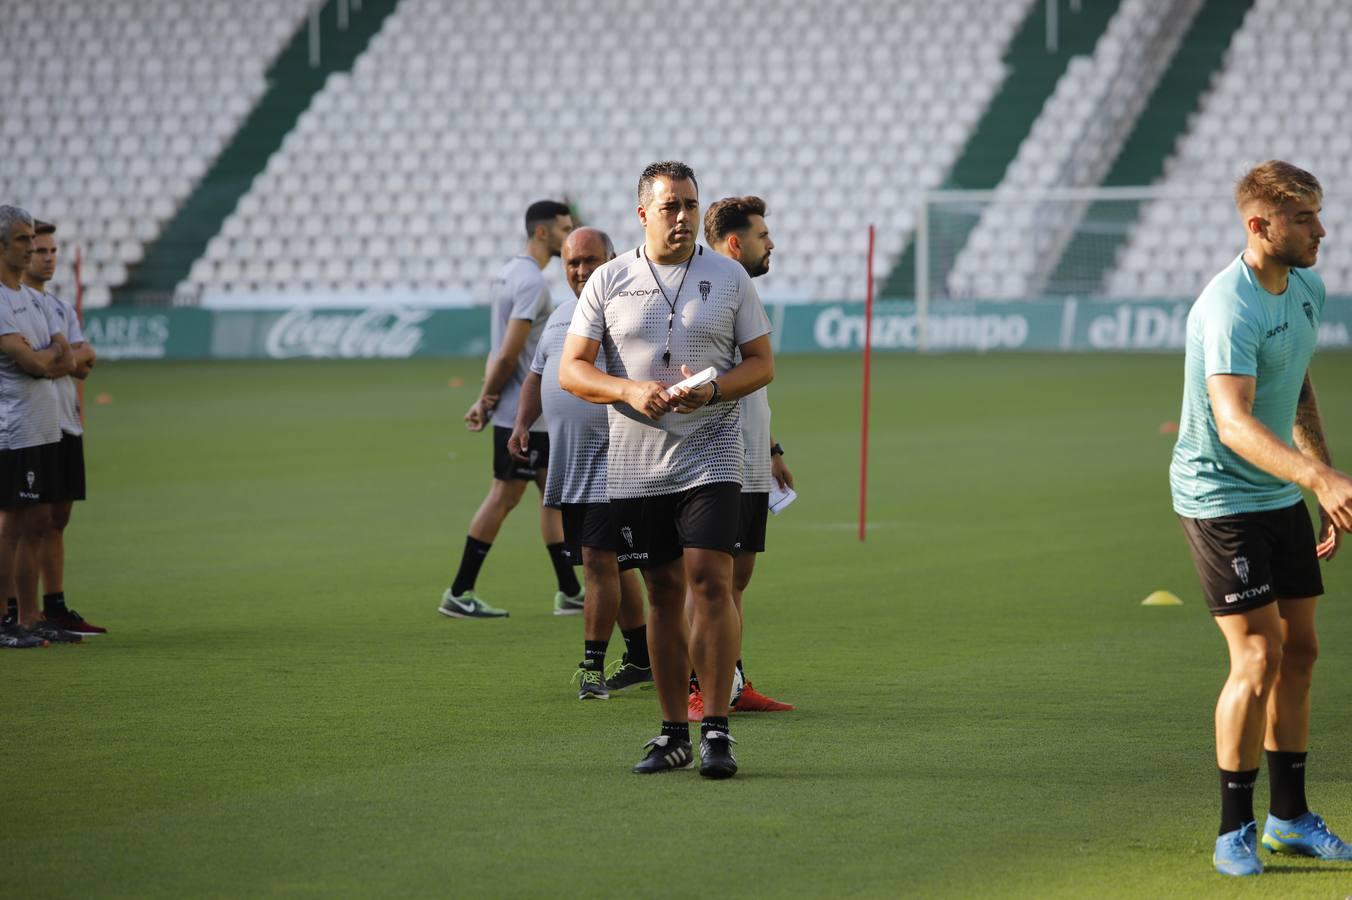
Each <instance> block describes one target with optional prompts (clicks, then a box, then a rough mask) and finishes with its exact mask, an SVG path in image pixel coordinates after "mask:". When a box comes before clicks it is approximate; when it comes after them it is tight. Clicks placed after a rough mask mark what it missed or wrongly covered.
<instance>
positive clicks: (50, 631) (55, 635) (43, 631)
mask: <svg viewBox="0 0 1352 900" xmlns="http://www.w3.org/2000/svg"><path fill="white" fill-rule="evenodd" d="M28 630H29V631H31V632H32V633H33V634H35V635H37V636H38V637H40V638H42V639H43V640H44V641H51V642H52V643H53V644H78V643H80V642H82V641H83V640H84V638H82V637H80V636H79V635H78V634H76V633H75V632H73V631H66V630H65V629H64V628H58V627H56V626H55V625H54V624H52V623H51V622H48V621H47V620H46V619H38V620H37V621H36V622H34V623H33V625H32V627H31V628H29V629H28Z"/></svg>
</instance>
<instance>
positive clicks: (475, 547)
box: [451, 536, 493, 597]
mask: <svg viewBox="0 0 1352 900" xmlns="http://www.w3.org/2000/svg"><path fill="white" fill-rule="evenodd" d="M492 549H493V545H492V544H489V543H485V542H483V541H480V540H475V539H474V538H472V537H468V536H466V538H465V552H464V553H462V554H461V555H460V570H459V571H458V572H456V573H455V581H452V582H451V593H452V594H453V595H455V596H457V597H459V596H460V595H462V594H464V593H465V591H472V590H474V582H475V581H477V580H478V578H479V569H480V568H481V567H482V566H483V564H484V557H485V556H487V555H488V551H489V550H492Z"/></svg>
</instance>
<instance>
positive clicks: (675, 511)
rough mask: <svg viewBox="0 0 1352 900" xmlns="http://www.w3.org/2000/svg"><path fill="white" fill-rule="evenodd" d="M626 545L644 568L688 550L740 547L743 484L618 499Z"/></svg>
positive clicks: (719, 484)
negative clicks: (739, 530)
mask: <svg viewBox="0 0 1352 900" xmlns="http://www.w3.org/2000/svg"><path fill="white" fill-rule="evenodd" d="M612 503H614V504H615V507H616V512H617V513H618V515H619V520H620V538H621V540H623V541H624V544H623V545H622V546H623V547H625V548H627V549H629V550H630V551H631V552H633V553H636V554H639V555H640V556H641V557H642V558H641V560H640V563H639V564H640V565H641V566H642V567H644V568H651V567H656V566H662V565H666V564H667V563H669V562H671V561H672V560H674V559H679V558H680V557H681V555H682V553H683V552H684V550H685V549H686V548H687V547H692V548H700V549H704V550H720V551H722V552H724V553H727V554H729V555H731V554H732V553H734V552H735V551H736V549H737V536H738V527H737V526H738V522H739V521H740V520H741V510H742V486H741V485H740V484H738V483H737V482H735V481H720V482H716V483H714V484H706V485H701V486H700V487H693V488H690V489H689V490H685V491H680V492H679V493H675V494H662V495H661V496H657V497H637V498H632V499H627V500H614V501H612Z"/></svg>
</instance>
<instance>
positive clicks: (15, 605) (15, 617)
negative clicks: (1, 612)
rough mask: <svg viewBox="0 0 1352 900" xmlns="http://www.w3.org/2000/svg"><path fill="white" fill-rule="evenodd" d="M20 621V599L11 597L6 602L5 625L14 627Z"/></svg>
mask: <svg viewBox="0 0 1352 900" xmlns="http://www.w3.org/2000/svg"><path fill="white" fill-rule="evenodd" d="M17 621H19V598H18V597H10V598H9V600H7V601H6V602H5V624H6V625H13V624H14V623H15V622H17Z"/></svg>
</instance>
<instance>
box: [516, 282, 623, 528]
mask: <svg viewBox="0 0 1352 900" xmlns="http://www.w3.org/2000/svg"><path fill="white" fill-rule="evenodd" d="M576 308H577V301H576V300H569V301H568V302H567V303H565V304H563V305H562V306H560V307H559V308H558V309H556V310H554V312H553V313H551V314H550V316H549V321H548V322H546V323H545V333H544V336H543V337H542V338H540V346H539V348H538V349H537V350H536V351H535V359H534V360H533V361H532V362H531V366H530V370H531V371H532V372H534V373H535V374H537V375H539V376H540V404H541V406H542V407H543V408H544V416H543V418H544V420H545V422H546V423H547V424H548V425H549V475H548V477H547V478H546V479H545V499H544V502H545V506H559V505H560V504H563V503H605V502H606V500H607V499H609V495H608V494H607V493H606V448H607V446H608V445H609V444H610V424H609V416H608V414H607V412H606V407H605V406H603V405H601V404H599V403H588V402H587V401H586V400H583V399H582V398H581V397H576V396H574V395H572V394H570V393H568V392H567V391H565V390H564V389H563V388H561V387H559V357H560V356H561V355H562V351H563V342H564V339H565V338H567V337H568V325H569V323H571V322H572V321H573V310H574V309H576ZM596 366H597V368H599V369H601V370H602V371H605V363H604V361H603V359H602V356H601V354H597V361H596Z"/></svg>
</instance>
